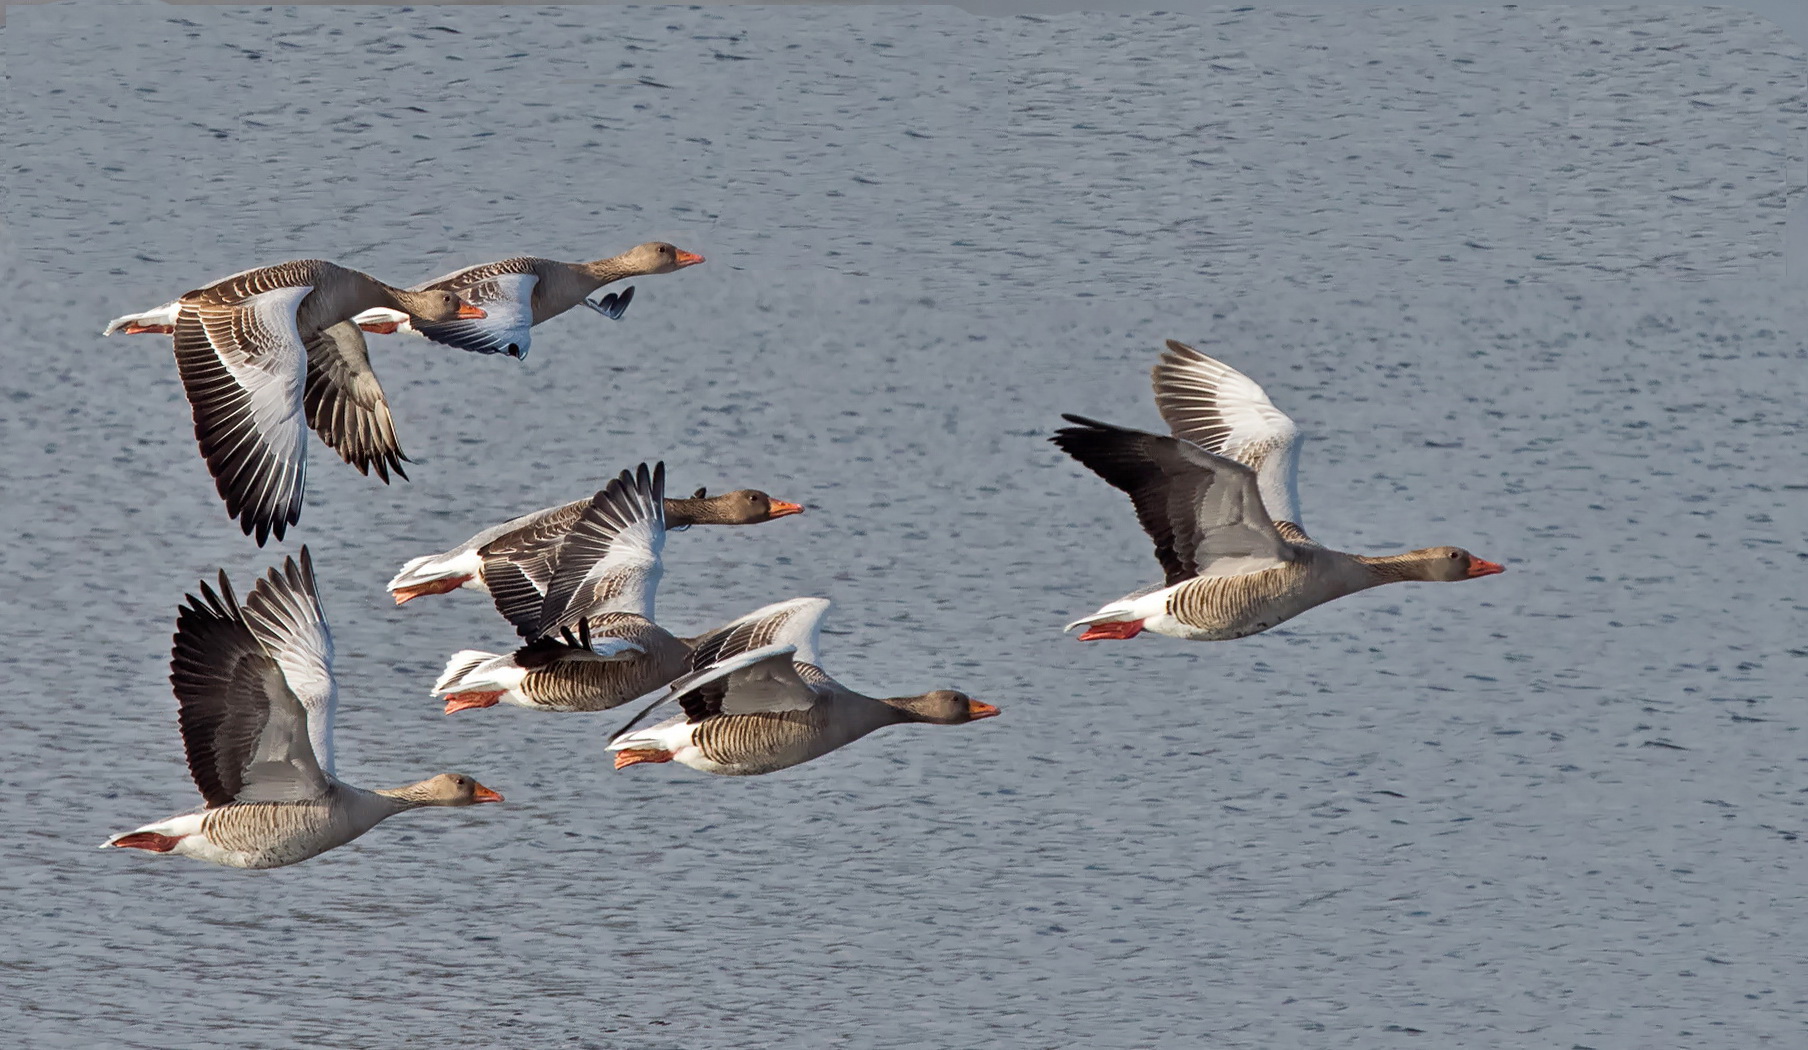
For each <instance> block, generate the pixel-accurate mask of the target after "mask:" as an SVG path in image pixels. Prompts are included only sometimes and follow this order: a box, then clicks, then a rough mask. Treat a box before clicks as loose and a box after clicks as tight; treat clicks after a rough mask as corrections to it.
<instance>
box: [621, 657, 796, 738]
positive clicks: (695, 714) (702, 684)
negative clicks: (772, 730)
mask: <svg viewBox="0 0 1808 1050" xmlns="http://www.w3.org/2000/svg"><path fill="white" fill-rule="evenodd" d="M796 652H797V647H796V646H792V645H767V646H761V647H759V648H757V649H750V650H748V651H746V652H744V653H740V654H738V655H736V656H732V657H729V658H727V659H724V660H719V661H717V662H716V663H713V664H711V665H709V666H708V667H704V668H702V669H700V670H696V671H692V672H691V673H690V674H687V675H685V676H683V677H682V678H679V679H677V680H676V681H674V682H673V683H672V685H671V688H669V689H668V690H666V693H665V695H664V696H661V697H660V698H658V699H657V700H654V701H653V702H652V703H650V704H648V705H647V706H646V707H644V708H642V709H641V711H640V713H639V714H637V715H635V716H634V717H633V719H631V720H630V721H629V722H628V724H627V725H624V726H622V727H621V728H620V729H618V730H616V731H615V732H614V733H613V734H612V735H611V736H610V737H609V743H611V744H613V743H614V742H615V741H616V740H618V739H620V738H621V737H622V736H624V735H626V734H627V733H628V732H629V731H630V730H632V729H633V728H634V727H635V726H637V725H639V724H640V723H641V722H642V721H644V720H645V719H646V717H647V716H648V715H650V714H652V713H653V712H654V711H655V710H658V709H660V708H662V707H664V706H665V705H667V704H671V703H676V704H678V705H679V707H680V708H682V709H683V711H684V718H685V721H687V722H701V721H703V720H704V719H706V718H715V717H718V716H721V715H750V714H761V713H765V714H778V713H782V712H788V711H807V710H809V709H810V708H811V707H813V706H815V704H816V703H817V700H818V694H817V692H816V690H815V689H814V688H812V686H811V685H810V683H809V682H806V681H805V680H804V679H803V677H802V676H800V675H799V674H798V668H797V666H796V665H795V664H794V663H793V655H794V654H795V653H796Z"/></svg>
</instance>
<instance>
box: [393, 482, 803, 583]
mask: <svg viewBox="0 0 1808 1050" xmlns="http://www.w3.org/2000/svg"><path fill="white" fill-rule="evenodd" d="M591 502H592V497H585V498H584V499H580V500H573V501H572V502H570V503H564V504H560V505H559V506H556V507H546V508H543V509H541V510H536V511H534V512H533V513H531V514H523V515H522V516H520V517H518V518H515V519H513V520H510V521H505V522H503V523H502V524H501V525H496V526H492V527H490V528H487V529H485V530H483V531H482V532H480V533H478V534H477V535H475V536H473V537H471V538H470V539H468V540H466V541H465V542H463V543H461V544H459V545H458V546H456V547H454V548H452V549H451V550H449V551H443V552H441V553H439V554H429V555H426V556H424V557H420V558H415V559H412V560H411V561H409V562H408V564H406V565H404V566H402V571H401V572H398V573H396V575H395V578H394V579H392V580H390V581H389V583H388V584H387V585H386V586H387V587H388V589H389V591H390V593H391V594H393V595H394V596H395V603H396V604H397V605H401V604H403V603H405V602H408V601H411V600H413V599H415V598H419V597H421V596H422V595H424V594H445V593H447V592H448V591H455V590H458V589H459V588H461V587H462V588H466V589H469V590H474V591H482V592H483V593H485V594H488V593H489V590H490V589H489V585H488V584H487V583H485V582H484V575H483V565H484V558H485V556H486V554H499V555H500V554H503V553H506V552H524V553H528V554H529V555H530V556H531V553H532V552H536V551H540V550H542V549H543V548H545V547H546V546H547V545H548V544H556V543H557V542H558V541H559V540H560V539H563V538H564V536H565V534H566V533H567V532H569V531H570V530H571V526H572V525H573V524H574V523H575V522H576V521H577V520H578V519H579V518H581V517H583V515H584V511H585V510H587V509H588V508H589V507H590V504H591ZM803 512H804V508H803V506H802V505H801V504H797V503H787V502H785V501H784V500H782V499H773V498H772V497H771V496H768V495H766V494H765V493H764V492H761V491H759V490H758V489H738V490H736V491H734V492H725V493H722V494H720V495H716V496H711V495H709V494H708V490H706V489H698V490H697V491H696V493H695V494H694V495H692V496H691V497H690V498H689V499H667V500H666V501H665V527H666V531H667V532H676V531H678V530H679V529H686V528H689V527H691V526H692V525H756V524H759V523H761V522H767V521H772V520H773V519H775V518H783V517H788V516H790V515H792V514H802V513H803Z"/></svg>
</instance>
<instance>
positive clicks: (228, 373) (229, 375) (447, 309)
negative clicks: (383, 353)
mask: <svg viewBox="0 0 1808 1050" xmlns="http://www.w3.org/2000/svg"><path fill="white" fill-rule="evenodd" d="M375 304H385V305H394V306H396V307H398V308H400V309H402V310H404V311H409V312H411V315H412V316H418V317H420V318H422V319H423V321H425V320H427V319H433V320H436V321H448V320H452V319H455V318H471V319H479V318H482V317H483V316H484V312H483V310H481V309H480V308H478V307H475V306H472V305H471V304H470V303H467V302H465V301H464V300H462V299H460V298H459V297H458V296H457V295H456V294H454V293H452V292H449V291H445V290H443V289H435V290H427V291H404V290H402V289H399V288H393V287H391V286H389V285H387V284H384V283H383V282H381V281H378V280H377V279H375V278H373V277H371V276H369V275H367V274H363V273H360V272H358V271H357V270H349V269H346V268H345V267H343V266H338V265H336V264H334V263H330V262H325V261H323V260H319V259H298V260H294V261H291V262H285V263H278V264H276V265H274V266H263V267H259V268H257V269H254V270H246V271H245V272H243V273H238V274H233V275H232V276H230V277H226V278H222V279H221V280H218V281H215V282H214V283H212V284H210V285H207V286H206V287H204V288H197V289H195V290H194V291H192V292H188V293H186V294H184V295H183V296H181V297H180V298H178V299H176V300H175V301H174V302H171V303H166V304H164V305H163V306H159V307H157V308H156V309H155V310H148V311H145V312H144V313H140V314H127V315H125V316H124V317H117V318H114V319H113V322H112V323H111V324H109V325H108V326H107V329H106V331H105V332H104V333H102V334H103V335H111V334H112V333H114V332H123V333H125V334H127V335H134V334H139V333H146V332H157V333H165V334H168V335H170V336H171V337H172V341H173V343H174V345H175V351H176V369H177V371H178V372H180V373H181V376H182V388H183V391H184V392H185V393H186V394H187V396H188V402H189V406H190V409H191V411H192V412H193V415H194V423H195V440H196V441H197V442H198V443H199V444H200V446H201V455H202V457H203V458H204V459H205V460H206V461H207V469H208V472H209V473H211V474H212V475H213V479H214V488H215V489H216V490H217V491H218V492H219V494H220V498H221V499H223V500H225V502H226V510H227V513H228V514H230V515H231V516H232V517H235V518H237V519H238V522H239V527H240V528H241V529H242V530H244V532H245V534H246V535H247V536H249V535H252V534H254V533H255V535H256V538H257V545H258V546H260V547H261V546H263V545H264V542H265V540H266V539H268V538H269V537H270V536H272V535H274V536H275V537H276V538H277V539H278V540H281V539H282V538H283V535H284V532H285V531H286V530H287V529H288V527H289V526H290V525H293V524H295V523H296V522H298V521H300V520H301V500H302V490H303V488H304V487H305V485H306V480H307V460H306V452H307V435H306V429H307V428H309V427H311V428H313V430H314V432H315V433H317V434H319V435H320V439H321V440H322V441H324V442H326V443H327V445H328V446H330V447H331V448H332V449H333V450H334V451H335V452H337V453H339V456H340V458H342V459H344V460H345V461H346V462H347V463H349V464H351V465H352V466H354V467H356V468H357V469H358V472H359V473H361V474H364V475H366V476H368V475H369V473H370V471H371V469H372V468H374V469H375V470H376V472H377V476H378V477H380V478H381V479H382V480H383V482H384V483H385V484H387V483H388V482H389V475H390V473H392V472H393V473H395V474H396V475H398V476H400V477H402V478H404V479H406V478H407V477H408V475H407V473H405V472H404V471H403V469H402V463H403V462H404V461H407V459H408V457H407V456H406V455H404V454H403V452H402V448H401V445H400V444H399V443H398V442H397V440H396V433H395V423H394V421H393V419H392V418H391V416H390V412H389V401H388V399H387V398H386V397H385V396H384V394H383V387H382V384H381V383H379V382H378V380H377V373H376V371H375V370H374V369H372V368H371V366H370V354H369V350H368V348H367V347H366V345H365V342H364V334H363V333H362V332H361V331H360V330H359V329H358V327H357V326H356V325H354V324H350V323H348V319H349V318H350V317H351V316H352V315H353V314H356V313H358V312H359V311H361V310H363V309H365V308H366V307H369V306H372V305H375Z"/></svg>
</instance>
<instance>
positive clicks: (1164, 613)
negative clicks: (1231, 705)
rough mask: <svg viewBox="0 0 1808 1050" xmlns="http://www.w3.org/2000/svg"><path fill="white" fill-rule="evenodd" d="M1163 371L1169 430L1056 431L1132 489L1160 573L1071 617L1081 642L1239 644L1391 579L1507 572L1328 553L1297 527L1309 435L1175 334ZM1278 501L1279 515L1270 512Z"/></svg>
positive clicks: (1470, 564) (1434, 553)
mask: <svg viewBox="0 0 1808 1050" xmlns="http://www.w3.org/2000/svg"><path fill="white" fill-rule="evenodd" d="M1153 377H1154V383H1155V395H1156V405H1157V407H1158V408H1159V409H1160V410H1161V413H1162V417H1163V418H1164V419H1165V420H1166V421H1167V422H1168V424H1169V425H1170V426H1171V427H1172V428H1173V430H1174V433H1173V434H1151V433H1148V432H1145V431H1140V430H1132V429H1130V428H1127V427H1120V426H1115V425H1113V424H1110V423H1101V422H1098V421H1097V420H1092V419H1087V418H1085V417H1084V416H1075V415H1067V416H1064V417H1063V418H1065V419H1066V420H1067V421H1068V422H1070V423H1073V424H1075V425H1074V426H1071V427H1064V428H1062V429H1060V430H1058V431H1056V432H1055V435H1054V436H1053V437H1052V438H1050V439H1049V440H1051V441H1052V442H1054V443H1055V444H1056V445H1057V446H1059V447H1060V448H1061V449H1062V451H1064V452H1066V453H1067V454H1068V455H1070V456H1072V457H1074V458H1075V459H1076V460H1078V461H1079V462H1080V463H1081V464H1082V465H1084V466H1085V467H1086V468H1087V469H1089V470H1091V471H1092V472H1093V473H1095V474H1097V475H1098V476H1099V477H1101V478H1103V479H1104V480H1105V481H1106V482H1107V483H1108V484H1110V485H1111V486H1112V487H1114V488H1117V489H1120V490H1122V491H1123V492H1124V493H1126V494H1128V495H1129V497H1130V502H1131V505H1132V506H1133V507H1134V508H1135V510H1136V518H1137V521H1138V523H1139V524H1141V525H1142V527H1143V531H1144V532H1145V533H1147V534H1148V536H1149V538H1150V539H1151V540H1152V541H1154V544H1155V558H1156V561H1158V562H1159V563H1160V564H1161V567H1162V573H1163V581H1162V584H1161V585H1159V586H1155V587H1150V588H1146V589H1144V590H1140V591H1136V592H1134V593H1131V594H1128V595H1126V596H1124V597H1123V598H1120V599H1118V600H1117V601H1115V602H1111V603H1108V604H1107V605H1105V606H1104V607H1103V608H1101V609H1099V610H1098V611H1097V612H1095V613H1093V614H1092V615H1090V616H1087V617H1084V618H1082V619H1080V620H1076V621H1075V622H1074V623H1071V624H1069V625H1068V628H1069V629H1072V628H1073V627H1077V626H1082V625H1084V626H1085V627H1086V628H1087V630H1086V631H1085V633H1083V634H1082V635H1081V636H1080V638H1081V640H1083V641H1092V640H1096V639H1106V638H1111V639H1122V638H1131V637H1134V636H1135V635H1137V634H1138V633H1140V632H1142V631H1144V630H1148V631H1153V632H1155V633H1157V634H1167V635H1171V636H1174V637H1178V638H1189V639H1199V640H1225V639H1231V638H1242V637H1244V636H1246V635H1251V634H1256V633H1258V632H1261V631H1265V630H1268V629H1269V628H1271V627H1273V626H1275V625H1276V624H1279V623H1283V622H1285V621H1287V620H1289V619H1291V618H1293V617H1295V616H1298V615H1299V614H1300V613H1302V612H1305V611H1306V610H1307V609H1311V608H1313V607H1315V606H1318V605H1322V604H1324V603H1325V602H1328V601H1332V600H1334V599H1336V598H1340V597H1343V596H1345V595H1348V594H1353V593H1355V592H1357V591H1361V590H1366V589H1368V588H1370V587H1376V586H1379V585H1381V584H1384V583H1395V582H1402V581H1406V580H1430V581H1449V580H1462V579H1474V578H1477V577H1480V576H1489V575H1493V574H1495V573H1498V572H1501V571H1503V568H1502V566H1500V565H1497V564H1495V563H1494V562H1490V561H1485V560H1483V559H1481V558H1477V557H1475V556H1474V555H1472V554H1470V553H1469V552H1468V551H1466V550H1463V549H1462V548H1460V547H1429V548H1425V549H1422V550H1417V551H1409V552H1407V553H1405V554H1397V555H1391V556H1387V557H1380V558H1374V557H1365V556H1363V555H1357V554H1346V553H1343V552H1341V551H1334V550H1330V549H1328V548H1326V547H1324V546H1323V545H1321V544H1319V543H1317V542H1316V541H1314V540H1313V539H1312V538H1311V537H1310V536H1308V535H1307V534H1306V531H1305V529H1303V528H1302V527H1301V526H1300V525H1299V523H1298V519H1299V503H1298V495H1297V492H1296V491H1295V490H1296V487H1297V486H1296V482H1295V477H1296V473H1297V463H1298V455H1299V440H1300V435H1299V429H1298V427H1296V426H1295V425H1294V423H1293V421H1292V420H1291V419H1288V418H1287V417H1286V415H1285V414H1283V413H1282V412H1281V411H1280V410H1279V409H1277V408H1275V407H1274V404H1273V403H1272V402H1271V401H1269V399H1268V396H1267V394H1265V393H1264V392H1263V391H1262V388H1261V387H1260V386H1258V385H1256V383H1255V382H1254V381H1252V380H1251V379H1249V378H1248V377H1247V376H1244V375H1243V374H1242V373H1240V372H1237V371H1236V370H1235V369H1232V368H1230V367H1229V366H1228V365H1225V364H1223V363H1222V362H1219V361H1215V360H1213V359H1212V358H1209V357H1207V356H1205V355H1204V354H1201V353H1200V352H1199V351H1197V350H1194V349H1193V348H1192V347H1189V346H1186V345H1184V344H1181V343H1176V342H1172V341H1170V342H1169V343H1168V350H1167V352H1166V353H1165V354H1164V355H1163V356H1162V360H1161V363H1160V364H1158V365H1157V366H1156V367H1155V369H1154V372H1153ZM1239 457H1240V458H1239ZM1244 460H1246V461H1244ZM1270 502H1272V503H1273V504H1274V506H1275V507H1279V508H1282V511H1283V515H1282V516H1271V513H1270V512H1271V509H1272V508H1270V507H1269V506H1268V504H1269V503H1270Z"/></svg>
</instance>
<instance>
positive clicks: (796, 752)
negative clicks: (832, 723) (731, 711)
mask: <svg viewBox="0 0 1808 1050" xmlns="http://www.w3.org/2000/svg"><path fill="white" fill-rule="evenodd" d="M810 714H811V712H786V713H784V714H746V715H730V716H726V717H718V718H712V719H708V720H706V721H704V722H702V723H700V724H699V725H698V726H697V729H696V732H695V733H693V734H692V735H691V741H690V744H689V746H687V747H685V748H683V749H682V750H680V751H677V752H675V753H674V754H673V755H672V757H673V758H674V759H676V760H677V761H679V762H682V763H683V764H684V765H687V766H689V767H690V768H692V769H695V770H698V771H699V772H703V773H715V774H717V775H718V776H729V777H737V776H739V777H745V776H758V775H759V774H761V773H775V772H777V771H779V770H781V769H789V768H790V767H792V766H797V765H802V764H803V763H805V762H808V761H810V760H811V759H813V758H820V757H821V756H823V755H825V754H828V753H829V752H830V751H833V750H835V749H836V748H838V747H840V746H841V745H842V744H845V743H847V742H848V741H847V740H845V739H842V737H843V736H845V735H846V734H841V733H834V732H831V731H830V729H829V727H828V726H826V725H822V724H820V721H821V720H819V719H817V718H812V717H809V716H810Z"/></svg>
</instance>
